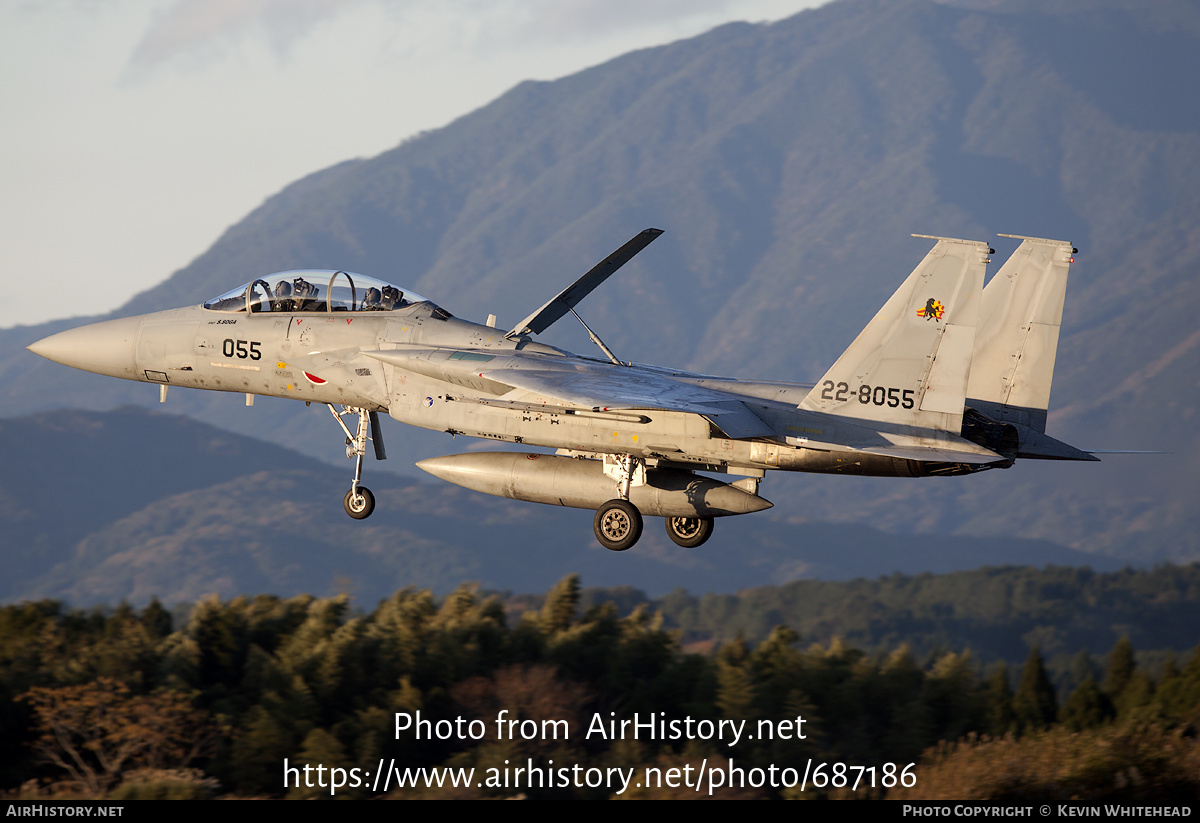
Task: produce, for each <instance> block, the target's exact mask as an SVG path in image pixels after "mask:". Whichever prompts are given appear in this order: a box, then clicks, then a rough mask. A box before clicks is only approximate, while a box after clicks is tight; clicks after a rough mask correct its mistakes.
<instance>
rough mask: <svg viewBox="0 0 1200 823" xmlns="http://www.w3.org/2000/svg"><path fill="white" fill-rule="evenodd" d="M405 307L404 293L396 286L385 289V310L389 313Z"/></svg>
mask: <svg viewBox="0 0 1200 823" xmlns="http://www.w3.org/2000/svg"><path fill="white" fill-rule="evenodd" d="M402 305H404V293H403V292H401V291H400V289H398V288H396V287H395V286H384V287H383V308H384V309H385V310H387V311H391V310H392V309H398V308H400V307H401V306H402Z"/></svg>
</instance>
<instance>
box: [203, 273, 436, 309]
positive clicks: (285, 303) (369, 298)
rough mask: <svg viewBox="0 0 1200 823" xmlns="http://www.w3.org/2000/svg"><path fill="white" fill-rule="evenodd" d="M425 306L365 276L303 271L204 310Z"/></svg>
mask: <svg viewBox="0 0 1200 823" xmlns="http://www.w3.org/2000/svg"><path fill="white" fill-rule="evenodd" d="M428 302H429V301H428V300H426V299H425V298H424V297H422V296H421V295H419V294H416V293H415V292H411V291H407V290H405V289H400V288H397V287H396V286H393V285H392V284H391V283H385V282H384V281H382V280H377V279H375V278H374V277H367V276H366V275H365V274H355V273H354V272H349V271H332V270H326V269H304V270H302V271H282V272H277V273H276V274H271V275H267V276H266V277H260V278H259V279H257V280H252V281H251V282H249V283H247V284H246V285H244V286H239V287H238V288H236V289H231V290H230V291H227V292H225V293H224V294H222V295H221V296H220V297H217V298H215V299H213V300H209V301H208V302H206V303H205V304H204V308H206V309H212V310H213V311H228V312H239V311H240V312H244V311H249V312H334V311H396V310H397V309H403V308H406V307H408V306H411V305H414V304H416V303H428ZM435 308H436V307H435Z"/></svg>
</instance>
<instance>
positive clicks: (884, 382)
mask: <svg viewBox="0 0 1200 823" xmlns="http://www.w3.org/2000/svg"><path fill="white" fill-rule="evenodd" d="M914 237H927V238H928V239H930V240H937V241H938V242H937V245H935V246H934V247H933V248H932V249H931V250H930V251H929V253H928V254H927V255H925V259H924V260H922V261H921V263H920V265H918V266H917V267H916V268H915V269H914V270H913V272H912V274H910V275H909V276H908V279H906V280H905V281H904V283H903V284H902V285H901V286H900V288H899V289H897V290H896V293H895V294H893V295H892V296H891V298H890V299H889V300H888V301H887V303H885V304H884V306H883V308H882V309H880V310H879V313H878V314H876V315H875V317H874V318H873V319H872V320H871V322H870V323H868V324H867V326H866V328H864V329H863V330H862V332H860V333H859V335H858V337H856V338H855V339H854V342H853V343H851V344H850V347H849V348H848V349H846V351H845V352H844V353H843V354H842V356H841V357H839V358H838V360H837V362H836V363H834V364H833V367H832V368H831V369H830V370H829V371H828V372H826V374H825V376H824V377H823V378H822V379H821V381H820V382H818V383H817V385H816V386H815V387H813V390H812V391H811V392H809V394H808V396H807V397H805V398H804V400H803V401H801V403H800V408H801V409H806V410H810V411H821V412H829V413H833V414H838V415H842V416H845V417H854V418H859V419H862V420H872V421H877V422H887V423H895V424H903V425H912V426H919V427H922V428H928V429H937V430H941V431H948V432H952V433H953V434H954V435H958V433H959V432H960V430H961V428H962V415H963V405H964V401H965V399H966V391H967V378H968V374H969V372H970V369H971V355H972V351H973V349H974V345H975V327H976V324H977V321H978V318H979V310H980V303H981V299H980V295H981V293H982V290H983V275H984V270H985V269H986V268H987V263H988V254H990V253H991V251H992V250H991V249H989V248H988V246H987V244H986V243H979V242H975V241H972V240H957V239H954V238H949V237H930V236H929V235H923V234H918V235H914Z"/></svg>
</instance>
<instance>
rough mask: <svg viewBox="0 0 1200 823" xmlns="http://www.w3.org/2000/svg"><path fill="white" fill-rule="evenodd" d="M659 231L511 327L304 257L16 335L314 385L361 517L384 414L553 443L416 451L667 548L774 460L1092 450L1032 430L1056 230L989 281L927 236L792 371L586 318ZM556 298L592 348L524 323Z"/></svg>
mask: <svg viewBox="0 0 1200 823" xmlns="http://www.w3.org/2000/svg"><path fill="white" fill-rule="evenodd" d="M661 233H662V232H661V231H659V230H658V229H646V230H645V231H643V232H641V233H640V234H638V235H637V236H635V237H634V238H633V239H632V240H630V241H629V242H628V243H626V244H625V245H624V246H622V247H621V248H620V249H618V250H617V251H615V252H614V253H613V254H611V255H609V257H608V258H606V259H605V260H603V261H602V262H600V263H599V264H597V265H596V266H595V267H594V268H593V269H592V270H591V271H589V272H588V273H587V274H585V275H584V276H583V277H581V278H579V280H577V281H576V282H575V283H573V284H572V285H571V286H570V287H568V288H567V289H565V290H564V291H562V292H561V293H559V294H558V295H556V296H555V297H554V298H553V299H551V300H550V301H548V302H547V303H546V304H545V305H543V306H542V307H541V308H539V309H537V310H536V311H534V312H533V313H532V314H530V315H529V316H528V317H526V318H525V319H524V320H522V321H521V322H520V323H518V324H517V325H516V326H514V327H513V328H512V329H511V330H510V331H507V332H505V331H503V330H502V329H498V328H496V326H495V318H494V317H491V318H489V320H488V323H487V324H486V325H480V324H477V323H470V322H467V321H465V320H460V319H458V318H456V317H453V316H452V315H451V314H450V313H449V312H447V311H446V310H444V309H442V308H440V307H438V306H437V305H435V304H434V303H432V302H430V301H429V300H426V299H425V298H424V297H421V296H420V295H417V294H414V293H413V292H411V291H408V290H407V289H403V288H400V287H398V286H395V285H393V284H391V283H386V282H383V281H381V280H377V279H375V278H372V277H367V276H364V275H360V274H354V273H353V272H347V271H315V270H306V271H288V272H282V273H278V274H272V275H269V276H266V277H262V278H259V279H255V280H252V281H251V282H250V283H248V284H245V285H243V286H239V287H237V288H235V289H232V290H231V291H228V292H226V293H225V294H223V295H221V296H219V297H217V298H215V299H213V300H210V301H209V302H207V303H204V304H203V305H201V306H193V307H190V308H181V309H172V310H170V311H163V312H157V313H154V314H148V315H142V316H140V317H130V318H125V319H121V320H110V321H107V322H103V323H96V324H93V325H89V326H84V327H81V328H77V329H72V330H70V331H65V332H62V333H60V334H56V335H53V336H51V337H47V338H45V339H44V340H40V341H38V342H37V343H34V344H33V345H31V346H30V347H29V348H30V350H31V351H33V352H35V353H37V354H39V355H41V356H43V357H46V358H49V359H51V360H55V361H57V362H59V363H63V364H65V365H68V366H72V367H74V368H78V369H84V370H86V371H91V372H97V373H99V374H106V375H111V376H113V377H120V378H124V379H127V380H137V381H141V382H145V383H157V384H159V386H160V387H161V388H160V391H161V396H162V397H163V398H164V399H165V397H166V391H167V388H168V387H169V386H182V387H187V388H195V389H209V390H213V391H227V392H240V393H245V394H246V402H247V404H248V405H249V404H251V403H252V402H253V398H254V396H255V395H259V394H262V395H271V396H275V397H288V398H293V399H296V400H303V401H306V402H310V403H323V404H327V405H328V406H329V409H330V411H331V412H332V414H333V418H334V419H335V420H336V421H337V424H338V425H339V426H340V427H341V429H342V431H343V432H344V434H345V437H346V443H347V449H346V452H347V456H348V457H350V458H353V459H354V460H355V469H354V479H353V480H352V481H351V484H350V490H349V491H348V492H347V493H346V496H345V500H344V504H345V509H346V513H347V514H349V515H350V516H351V517H353V518H357V519H362V518H365V517H367V516H369V515H370V514H371V512H372V511H373V510H374V507H375V499H374V496H373V495H372V494H371V492H370V491H369V490H368V489H367V488H366V487H365V486H363V485H362V482H361V480H362V464H363V457H364V455H365V454H366V452H367V444H368V443H369V442H370V443H372V445H373V449H374V452H375V457H376V458H377V459H384V458H385V457H386V454H385V451H384V446H383V439H382V434H381V432H380V428H379V414H380V413H381V412H383V413H386V414H388V415H390V416H391V417H393V418H395V419H396V420H399V421H401V422H403V423H408V424H410V425H413V426H420V427H422V428H427V429H435V430H439V431H445V432H449V433H452V434H464V435H468V436H471V437H481V438H487V439H489V440H498V441H503V442H508V443H516V444H520V445H527V446H543V447H549V448H552V449H556V450H557V452H556V454H541V453H527V452H480V453H468V454H456V455H448V456H445V457H435V458H431V459H428V460H423V461H421V462H420V463H418V464H417V465H418V466H419V467H420V468H422V469H424V470H425V471H427V472H429V473H430V474H433V475H435V476H437V477H440V478H443V479H445V480H448V481H450V482H452V483H457V484H459V485H461V486H465V487H467V488H469V489H474V490H476V491H481V492H485V493H487V494H493V495H498V496H501V497H509V498H513V499H517V500H529V501H534V502H538V503H551V504H554V505H559V506H574V507H577V508H584V509H595V510H596V515H595V518H594V521H593V525H594V530H595V535H596V538H597V539H598V540H599V541H600V543H601V544H602V545H604V546H605V547H606V548H609V549H612V550H614V551H623V550H625V549H628V548H630V547H631V546H633V545H634V543H636V542H637V540H638V538H639V537H640V536H641V532H642V516H643V515H655V516H660V517H663V518H665V519H666V528H667V534H668V535H670V538H671V539H672V540H673V541H674V542H675V543H677V544H679V545H680V546H685V547H690V546H699V545H700V544H702V543H704V542H705V541H706V540H707V539H708V537H709V536H710V535H711V534H712V530H713V519H714V518H716V517H724V516H728V515H735V514H746V513H749V512H754V511H760V510H762V509H766V508H769V507H770V506H771V503H769V502H768V501H767V500H765V499H763V498H762V497H761V496H759V493H758V492H759V483H760V481H761V479H762V478H763V476H764V474H765V473H766V472H767V471H768V470H772V469H776V470H782V471H807V472H825V473H833V474H856V475H873V476H891V477H926V476H940V475H960V474H971V473H974V472H978V471H983V470H986V469H993V468H1008V467H1009V466H1011V465H1012V464H1013V462H1014V461H1015V460H1017V459H1019V458H1040V459H1059V460H1095V459H1097V458H1095V457H1094V456H1093V455H1091V454H1089V453H1087V452H1083V451H1080V450H1078V449H1075V448H1073V447H1071V446H1068V445H1067V444H1065V443H1062V442H1060V441H1058V440H1055V439H1053V438H1051V437H1049V436H1047V435H1046V434H1045V425H1046V409H1047V406H1048V403H1049V397H1050V382H1051V376H1052V373H1053V368H1054V357H1055V351H1056V348H1057V345H1058V331H1059V324H1060V321H1061V317H1062V306H1063V297H1064V295H1065V292H1066V278H1067V269H1068V266H1069V264H1070V263H1071V262H1072V260H1073V258H1072V256H1071V255H1072V254H1073V253H1074V252H1075V249H1073V248H1071V246H1070V244H1069V243H1065V242H1061V241H1054V240H1043V239H1039V238H1021V239H1022V243H1021V245H1020V247H1019V248H1018V249H1017V251H1016V252H1014V254H1013V255H1012V257H1011V258H1010V259H1009V260H1008V261H1007V263H1005V265H1004V266H1003V267H1002V268H1001V269H1000V271H999V272H998V273H997V275H996V276H995V277H994V278H993V279H992V281H991V282H990V283H989V284H988V287H987V289H984V288H983V280H984V270H985V268H986V266H987V263H988V262H989V255H990V254H992V253H993V250H992V249H990V248H988V246H987V244H985V243H981V242H974V241H969V240H958V239H954V238H947V237H929V239H931V240H934V241H936V243H935V245H934V247H933V249H932V250H930V252H929V253H928V254H927V255H926V256H925V258H924V260H922V261H921V263H920V264H919V265H918V266H917V267H916V269H914V270H913V272H912V274H910V275H909V276H908V278H907V279H906V280H905V281H904V283H903V284H902V285H901V286H900V288H899V289H898V290H897V291H896V293H895V294H893V295H892V297H891V299H889V300H888V301H887V303H886V304H885V305H884V307H883V308H882V309H881V310H880V311H879V313H878V314H876V315H875V318H874V319H873V320H871V322H870V323H869V324H868V325H867V327H866V328H865V329H863V331H862V332H861V333H860V334H859V335H858V337H857V338H856V339H855V340H854V342H853V343H851V344H850V347H849V348H848V349H846V351H845V352H844V353H843V354H842V356H841V357H840V358H838V360H837V362H836V363H834V365H833V367H832V368H830V369H829V371H828V372H827V373H826V374H825V376H824V377H822V378H821V379H820V380H819V381H818V382H817V383H815V384H811V385H805V384H797V383H768V382H754V381H746V380H737V379H733V378H723V377H712V376H706V375H700V374H692V373H688V372H683V371H678V370H673V369H667V368H660V367H657V366H647V365H641V364H637V363H629V362H622V361H621V360H619V359H618V358H617V357H616V356H615V355H614V354H613V353H612V351H610V350H609V348H608V347H607V346H606V345H605V344H604V343H603V341H601V340H600V338H599V337H597V336H596V334H595V333H594V332H592V330H591V329H590V328H588V327H587V324H586V323H584V321H583V319H582V318H580V317H579V315H578V314H577V313H576V311H575V307H576V306H577V305H578V304H579V302H580V301H581V300H583V299H584V297H586V296H587V295H588V294H589V293H590V292H591V291H592V290H593V289H595V288H596V287H597V286H598V285H600V284H601V283H602V282H603V281H604V280H605V279H606V278H608V277H609V276H610V275H611V274H612V273H613V272H615V271H616V270H617V269H619V268H620V267H621V266H622V265H624V264H625V263H626V262H628V261H629V260H630V259H631V258H632V257H633V256H634V255H636V254H637V253H638V252H640V251H641V250H642V249H644V248H645V247H646V246H647V245H649V244H650V243H651V242H652V241H653V240H654V239H655V238H656V237H658V235H660V234H661ZM917 236H920V237H928V236H927V235H917ZM1010 236H1011V235H1010ZM567 314H573V315H575V317H576V318H578V319H579V321H580V323H583V325H584V328H585V329H587V331H588V333H589V335H591V338H592V340H593V341H594V342H595V343H596V345H597V346H598V347H599V349H600V350H601V351H602V352H603V354H604V357H603V358H599V357H586V356H582V355H578V354H572V353H570V352H566V351H563V350H561V349H558V348H555V347H553V346H549V345H545V344H543V343H539V342H537V341H535V340H534V339H533V337H534V336H535V335H538V334H540V333H541V332H543V331H545V330H546V329H547V328H549V327H550V325H551V324H553V323H554V322H556V321H557V320H559V319H561V318H562V317H564V316H565V315H567ZM355 417H356V418H357V421H356V424H355V421H354V418H355ZM348 420H349V421H350V423H351V425H347V421H348ZM699 472H707V473H710V474H719V475H724V476H725V477H728V476H729V475H734V476H736V477H738V478H739V479H736V480H732V481H730V482H726V481H724V480H718V479H715V478H713V477H709V476H706V475H704V474H700V473H699Z"/></svg>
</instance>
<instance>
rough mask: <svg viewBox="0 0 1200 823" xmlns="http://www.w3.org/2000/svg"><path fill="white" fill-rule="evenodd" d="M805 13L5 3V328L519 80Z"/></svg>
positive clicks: (443, 1)
mask: <svg viewBox="0 0 1200 823" xmlns="http://www.w3.org/2000/svg"><path fill="white" fill-rule="evenodd" d="M816 5H820V0H736V1H735V0H486V2H485V0H438V1H437V2H434V0H6V2H4V3H3V4H0V111H2V112H3V115H4V127H3V131H2V132H0V140H2V143H0V181H2V184H0V249H2V250H3V251H2V254H3V265H4V269H5V273H4V275H3V277H2V282H4V283H5V284H6V290H5V291H6V299H5V300H3V301H0V327H7V326H13V325H18V324H30V323H36V322H41V321H43V320H48V319H52V318H57V317H65V316H70V315H80V314H97V313H100V312H104V311H108V310H111V309H114V308H116V307H117V306H119V305H121V304H122V303H124V302H125V301H126V300H128V299H129V298H130V297H131V296H132V295H133V294H135V293H137V292H138V291H141V290H142V289H144V288H147V287H149V286H151V285H154V284H155V283H158V282H161V281H162V280H164V279H165V278H166V277H167V276H168V275H170V274H171V273H172V272H173V271H175V270H176V269H179V268H180V267H182V266H184V265H186V264H187V263H189V262H190V261H191V260H192V259H194V258H195V257H196V256H197V255H198V254H200V253H201V252H202V251H204V250H205V249H206V248H207V247H208V246H210V245H211V244H212V243H213V241H214V240H216V239H217V237H218V236H219V235H220V234H221V232H223V231H224V230H225V229H226V228H228V227H229V226H230V225H232V224H234V223H236V222H238V221H239V220H241V219H242V218H243V217H244V216H245V215H246V214H247V213H248V212H249V211H250V210H251V209H253V208H255V207H256V206H258V205H259V204H260V203H261V202H262V201H263V200H264V199H265V198H267V197H268V196H270V195H271V194H273V193H275V192H276V191H278V190H279V189H280V188H282V187H283V186H285V185H287V184H288V183H290V182H292V181H294V180H296V179H298V178H300V177H302V176H304V175H305V174H308V173H309V172H313V171H316V170H317V169H320V168H324V167H326V166H329V165H332V164H333V163H336V162H339V161H341V160H346V159H349V158H352V157H369V156H372V155H375V154H378V153H380V152H382V151H385V150H386V149H388V148H391V147H392V146H395V145H396V144H397V143H398V142H400V141H401V140H402V139H403V138H405V137H408V136H410V135H413V134H415V133H417V132H420V131H423V130H426V129H433V128H437V127H440V126H443V125H445V124H446V123H448V122H450V121H451V120H453V119H454V118H456V117H458V116H460V115H463V114H466V113H467V112H469V111H471V110H473V109H475V108H478V107H479V106H481V105H483V104H484V103H487V102H488V101H489V100H492V99H494V98H495V97H497V96H498V95H500V94H502V93H503V92H504V91H506V90H507V89H509V88H511V87H512V86H514V85H516V84H517V83H518V82H520V81H521V80H525V79H531V78H532V79H540V80H549V79H553V78H556V77H562V76H564V75H567V74H570V73H572V72H575V71H578V70H580V69H583V68H586V67H588V66H591V65H595V64H597V63H601V62H604V61H605V60H608V59H610V58H612V57H616V56H617V55H619V54H622V53H624V52H627V51H630V50H633V49H637V48H642V47H646V46H653V45H658V44H661V43H666V42H670V41H672V40H677V39H680V38H683V37H690V36H692V35H695V34H699V33H701V32H703V31H705V30H707V29H709V28H712V27H713V26H716V25H718V24H720V23H723V22H728V21H730V20H751V21H761V20H776V19H780V18H782V17H786V16H788V15H790V14H793V13H795V12H797V11H799V10H801V9H803V8H807V7H812V6H816ZM263 273H264V272H230V273H229V286H230V287H233V286H236V285H238V284H239V283H241V282H244V281H246V280H249V279H250V278H251V277H252V276H254V275H259V274H263Z"/></svg>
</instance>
